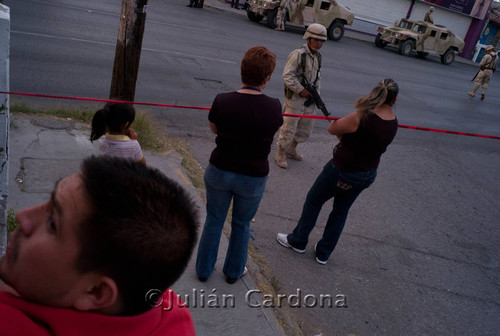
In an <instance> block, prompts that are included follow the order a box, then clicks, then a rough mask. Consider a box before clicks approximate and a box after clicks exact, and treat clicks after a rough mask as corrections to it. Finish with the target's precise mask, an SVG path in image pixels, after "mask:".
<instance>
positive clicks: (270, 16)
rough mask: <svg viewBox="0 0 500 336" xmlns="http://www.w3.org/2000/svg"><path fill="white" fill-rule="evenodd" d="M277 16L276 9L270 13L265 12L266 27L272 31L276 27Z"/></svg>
mask: <svg viewBox="0 0 500 336" xmlns="http://www.w3.org/2000/svg"><path fill="white" fill-rule="evenodd" d="M277 15H278V8H275V9H273V10H272V11H269V12H267V26H268V27H269V28H271V29H274V28H276V27H277V26H278V25H277V24H276V16H277Z"/></svg>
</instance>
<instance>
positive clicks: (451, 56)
mask: <svg viewBox="0 0 500 336" xmlns="http://www.w3.org/2000/svg"><path fill="white" fill-rule="evenodd" d="M454 60H455V52H454V51H453V50H451V49H448V50H446V52H445V53H444V54H443V55H441V63H443V64H445V65H448V64H451V63H453V61H454Z"/></svg>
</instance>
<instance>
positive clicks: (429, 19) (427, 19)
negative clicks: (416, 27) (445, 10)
mask: <svg viewBox="0 0 500 336" xmlns="http://www.w3.org/2000/svg"><path fill="white" fill-rule="evenodd" d="M432 12H434V7H429V11H428V12H427V13H425V16H424V21H425V22H430V23H434V18H433V17H432Z"/></svg>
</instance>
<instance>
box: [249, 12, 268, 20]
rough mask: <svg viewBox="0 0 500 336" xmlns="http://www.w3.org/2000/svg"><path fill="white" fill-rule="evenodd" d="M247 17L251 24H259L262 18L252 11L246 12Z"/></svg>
mask: <svg viewBox="0 0 500 336" xmlns="http://www.w3.org/2000/svg"><path fill="white" fill-rule="evenodd" d="M247 16H248V18H249V19H250V21H253V22H260V21H262V19H263V18H264V17H263V16H262V15H260V14H257V13H254V12H252V11H247Z"/></svg>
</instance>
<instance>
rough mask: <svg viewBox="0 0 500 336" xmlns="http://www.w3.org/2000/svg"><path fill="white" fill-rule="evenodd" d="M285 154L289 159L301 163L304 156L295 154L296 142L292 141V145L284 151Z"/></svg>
mask: <svg viewBox="0 0 500 336" xmlns="http://www.w3.org/2000/svg"><path fill="white" fill-rule="evenodd" d="M286 154H287V155H288V156H289V157H290V159H293V160H297V161H302V159H303V158H304V156H302V154H299V153H297V141H295V140H294V141H293V142H292V144H291V145H290V146H289V147H288V149H287V150H286Z"/></svg>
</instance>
